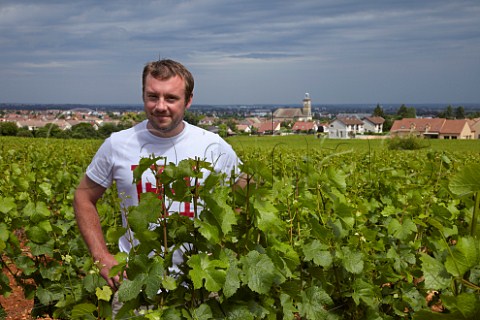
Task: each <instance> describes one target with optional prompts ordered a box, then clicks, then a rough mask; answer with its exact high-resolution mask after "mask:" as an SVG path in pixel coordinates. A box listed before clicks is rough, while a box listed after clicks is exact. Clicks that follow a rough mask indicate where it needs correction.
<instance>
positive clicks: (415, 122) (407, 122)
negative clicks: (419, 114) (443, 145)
mask: <svg viewBox="0 0 480 320" xmlns="http://www.w3.org/2000/svg"><path fill="white" fill-rule="evenodd" d="M445 121H446V119H443V118H431V119H430V118H429V119H425V118H420V119H417V118H403V119H401V120H395V122H393V125H392V128H391V129H390V131H391V132H397V131H411V130H415V131H418V132H424V131H427V130H426V129H427V127H428V131H429V132H440V129H441V128H442V126H443V123H444V122H445Z"/></svg>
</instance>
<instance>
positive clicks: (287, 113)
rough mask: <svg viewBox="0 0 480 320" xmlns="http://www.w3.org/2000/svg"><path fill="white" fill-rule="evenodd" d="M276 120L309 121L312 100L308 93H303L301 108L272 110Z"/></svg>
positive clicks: (310, 118)
mask: <svg viewBox="0 0 480 320" xmlns="http://www.w3.org/2000/svg"><path fill="white" fill-rule="evenodd" d="M273 118H274V120H276V121H311V120H312V100H311V99H310V94H309V93H305V97H304V99H303V105H302V108H278V109H277V110H275V111H274V112H273Z"/></svg>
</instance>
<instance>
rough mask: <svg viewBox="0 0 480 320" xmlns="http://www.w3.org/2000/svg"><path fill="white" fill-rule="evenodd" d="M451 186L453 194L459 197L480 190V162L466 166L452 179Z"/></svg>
mask: <svg viewBox="0 0 480 320" xmlns="http://www.w3.org/2000/svg"><path fill="white" fill-rule="evenodd" d="M449 188H450V190H451V191H452V193H453V194H455V195H456V196H459V197H461V196H465V195H468V194H471V193H474V192H479V191H480V164H478V163H476V164H472V165H467V166H464V167H463V168H462V169H461V170H460V171H459V172H458V173H457V174H455V175H454V176H453V177H452V178H451V179H450V183H449Z"/></svg>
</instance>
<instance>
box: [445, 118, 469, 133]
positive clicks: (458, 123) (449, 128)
mask: <svg viewBox="0 0 480 320" xmlns="http://www.w3.org/2000/svg"><path fill="white" fill-rule="evenodd" d="M466 125H467V120H465V119H463V120H447V121H445V124H444V125H443V127H442V128H441V129H440V133H457V134H460V133H462V131H463V128H465V126H466Z"/></svg>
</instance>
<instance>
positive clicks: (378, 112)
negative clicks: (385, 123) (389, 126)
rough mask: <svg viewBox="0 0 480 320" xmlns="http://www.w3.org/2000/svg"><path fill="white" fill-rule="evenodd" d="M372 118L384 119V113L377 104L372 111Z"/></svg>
mask: <svg viewBox="0 0 480 320" xmlns="http://www.w3.org/2000/svg"><path fill="white" fill-rule="evenodd" d="M372 116H373V117H382V118H384V119H385V112H383V108H382V107H381V106H380V105H379V104H377V106H376V107H375V109H373V114H372Z"/></svg>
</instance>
